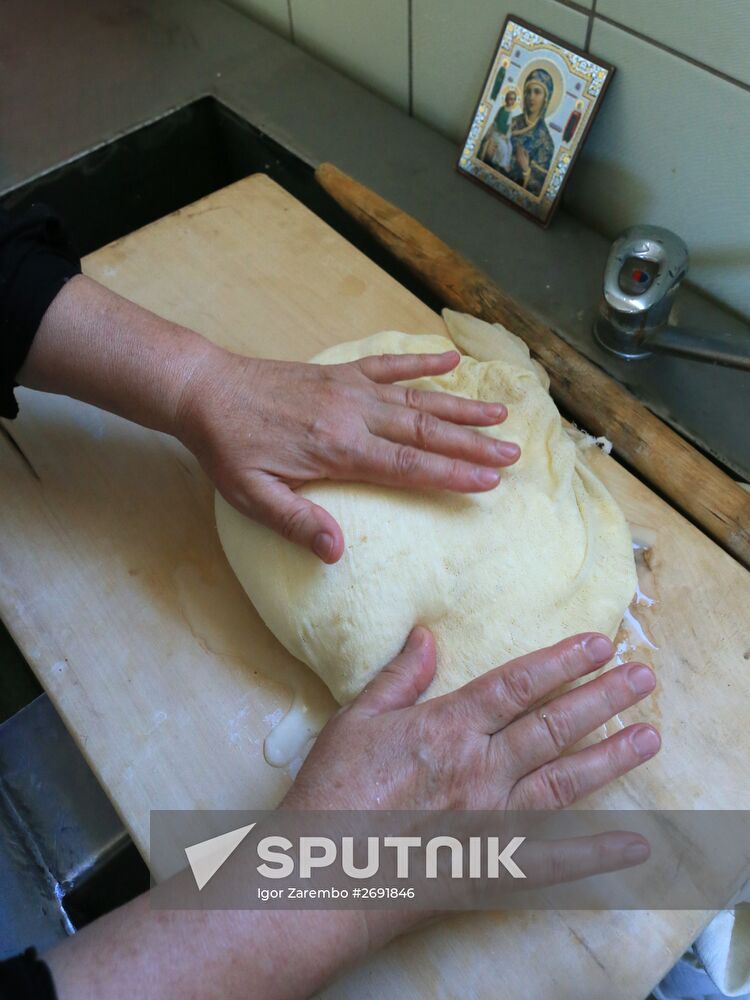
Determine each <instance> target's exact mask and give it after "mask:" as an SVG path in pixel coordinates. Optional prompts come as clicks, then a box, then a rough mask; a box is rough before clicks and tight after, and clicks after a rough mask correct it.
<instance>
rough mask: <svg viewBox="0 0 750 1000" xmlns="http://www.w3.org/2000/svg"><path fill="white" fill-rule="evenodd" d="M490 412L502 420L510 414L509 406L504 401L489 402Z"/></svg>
mask: <svg viewBox="0 0 750 1000" xmlns="http://www.w3.org/2000/svg"><path fill="white" fill-rule="evenodd" d="M487 406H488V408H489V411H490V413H491V414H492V415H493V416H494V417H496V418H497V419H498V420H502V419H503V418H504V417H506V416H507V415H508V407H507V406H505V405H504V404H503V403H488V404H487Z"/></svg>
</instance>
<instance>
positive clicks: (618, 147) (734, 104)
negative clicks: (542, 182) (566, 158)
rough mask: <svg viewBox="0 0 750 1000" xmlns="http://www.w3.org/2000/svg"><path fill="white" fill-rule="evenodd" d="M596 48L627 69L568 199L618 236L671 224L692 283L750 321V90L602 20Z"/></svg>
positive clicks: (579, 211) (597, 27) (596, 30)
mask: <svg viewBox="0 0 750 1000" xmlns="http://www.w3.org/2000/svg"><path fill="white" fill-rule="evenodd" d="M591 51H592V52H594V53H596V55H598V56H600V57H602V58H604V59H606V60H608V61H609V62H611V63H613V64H614V65H615V66H616V67H617V72H616V74H615V77H614V80H613V82H612V85H611V86H610V88H609V90H608V92H607V94H606V96H605V99H604V102H603V105H602V108H601V111H600V112H599V117H598V118H597V119H596V121H595V122H594V125H593V127H592V129H591V133H590V135H589V138H588V142H587V143H586V146H585V148H584V150H583V152H582V153H581V157H580V159H579V161H578V163H577V164H576V166H575V169H574V171H573V176H572V179H571V181H570V185H569V187H568V189H567V192H566V194H565V196H564V200H565V202H566V204H567V206H568V208H570V209H571V210H572V211H573V212H574V213H575V214H576V215H578V216H579V217H581V218H583V219H584V220H586V221H588V222H589V223H591V224H592V225H594V226H595V227H596V228H598V229H599V230H600V231H601V232H603V233H605V234H606V235H608V236H614V235H616V234H617V233H618V232H619V231H620V230H621V229H624V228H625V227H626V226H629V225H633V224H634V223H639V222H646V223H655V224H657V225H662V226H666V227H667V228H669V229H673V230H674V231H675V232H676V233H678V234H679V235H680V236H681V237H682V238H683V239H684V240H685V242H686V243H687V245H688V247H689V248H690V256H691V267H690V274H689V279H690V280H691V281H693V283H694V284H696V285H698V286H699V287H700V288H702V289H703V290H704V291H706V292H708V293H709V294H711V295H713V296H715V297H716V298H718V299H719V300H721V301H723V302H726V303H728V304H729V305H730V306H732V307H733V308H734V309H736V310H737V311H738V312H740V313H742V314H743V315H746V316H748V317H750V281H748V277H747V276H748V269H749V268H750V198H749V197H748V183H747V176H746V164H747V163H748V162H750V128H748V122H749V121H750V93H748V92H747V91H746V90H743V89H742V88H740V87H737V86H735V85H734V84H730V83H726V82H725V81H724V80H722V79H720V78H719V77H716V76H714V75H713V74H711V73H708V72H706V71H704V70H701V69H698V68H697V67H695V66H693V65H692V64H691V63H688V62H685V61H684V60H682V59H679V58H677V57H675V56H672V55H670V54H669V53H667V52H664V51H663V50H661V49H658V48H656V47H654V46H653V45H650V44H649V43H648V42H645V41H641V40H640V39H637V38H635V37H634V36H633V35H630V34H628V33H627V32H624V31H622V30H621V29H619V28H615V27H611V26H610V25H607V24H605V23H603V22H599V21H597V22H596V23H595V25H594V30H593V35H592V39H591Z"/></svg>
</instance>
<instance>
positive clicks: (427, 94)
mask: <svg viewBox="0 0 750 1000" xmlns="http://www.w3.org/2000/svg"><path fill="white" fill-rule="evenodd" d="M509 13H513V14H516V15H518V17H521V18H523V20H524V21H528V22H529V23H530V24H533V25H535V26H538V27H539V28H542V29H546V30H547V31H549V32H550V33H551V34H553V35H557V36H558V37H560V38H562V39H564V40H565V41H568V42H570V43H571V44H572V45H576V46H578V47H579V48H580V47H582V46H583V44H584V41H585V39H586V26H587V24H588V17H587V16H586V15H585V14H581V13H579V12H578V11H575V10H571V9H570V8H569V7H565V6H563V4H561V3H557V0H524V2H523V3H518V2H517V0H516V2H513V0H499V2H498V0H463V2H462V3H457V2H456V0H413V50H414V56H413V59H414V62H413V73H414V79H413V87H414V114H415V116H416V117H417V118H420V119H421V120H422V121H425V122H427V123H428V124H430V125H432V126H433V127H434V128H436V129H438V130H439V131H440V132H442V133H443V134H444V135H447V136H448V137H449V138H450V139H453V140H454V141H455V142H456V143H461V142H463V140H464V138H465V137H466V133H467V131H468V128H469V123H470V121H471V116H472V114H473V112H474V108H475V107H476V104H477V100H478V99H479V94H480V91H481V89H482V84H483V82H484V78H485V76H486V74H487V68H488V66H489V64H490V60H491V59H492V56H493V54H494V51H495V48H496V46H497V42H498V39H499V36H500V30H501V28H502V26H503V23H504V21H505V18H506V16H507V15H508V14H509Z"/></svg>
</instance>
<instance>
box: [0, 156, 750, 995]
mask: <svg viewBox="0 0 750 1000" xmlns="http://www.w3.org/2000/svg"><path fill="white" fill-rule="evenodd" d="M84 270H85V271H86V273H88V274H90V275H91V276H93V277H95V278H97V279H98V280H99V281H101V282H102V283H103V284H105V285H108V286H109V287H111V288H113V289H115V290H116V291H118V292H120V293H121V294H123V295H126V296H128V297H130V298H132V299H134V300H135V301H137V302H139V303H140V304H141V305H143V306H146V307H148V308H150V309H153V310H154V311H156V312H158V313H160V314H162V315H164V316H168V317H169V318H171V319H173V320H176V321H178V322H181V323H184V324H185V325H187V326H190V327H192V328H194V329H196V330H199V331H200V332H201V333H203V334H205V335H206V336H208V337H210V338H211V339H213V340H215V341H217V342H218V343H221V344H223V345H225V346H226V347H229V348H232V349H233V350H236V351H240V352H244V353H247V354H254V355H258V356H263V357H277V358H286V359H300V360H303V359H306V358H308V357H310V356H311V355H312V354H314V353H315V352H317V351H319V350H320V349H321V348H323V347H326V346H328V345H330V344H333V343H336V342H338V341H342V340H351V339H354V338H358V337H363V336H366V335H368V334H371V333H375V332H377V331H379V330H382V329H386V328H396V329H401V330H406V331H409V332H413V333H432V332H442V331H443V325H442V320H441V319H440V318H439V317H438V316H437V315H436V314H435V313H433V312H431V311H430V310H429V309H428V308H427V307H426V306H425V305H423V304H422V303H421V302H419V301H418V300H417V299H416V298H414V296H412V295H411V294H410V293H409V292H407V291H405V290H404V289H403V288H402V287H401V286H400V285H398V284H397V283H396V282H395V281H394V280H393V279H391V278H390V277H389V276H388V275H386V274H385V273H384V272H382V271H381V270H379V269H378V268H377V267H376V266H375V265H374V264H372V263H371V262H370V261H369V260H368V259H367V258H366V257H364V256H363V255H362V254H360V253H359V252H358V251H356V250H355V249H353V248H352V247H351V246H350V245H349V244H348V243H346V241H345V240H343V239H342V238H341V237H340V236H338V235H337V234H336V233H334V232H333V231H332V230H331V229H329V228H328V227H327V226H326V225H325V224H324V223H323V222H321V221H320V220H319V219H318V218H317V217H316V216H314V215H313V214H311V213H310V212H309V211H307V209H305V208H304V207H303V206H302V205H300V204H299V203H298V202H296V201H295V200H294V199H293V198H292V197H291V196H290V195H288V194H287V193H285V192H284V191H283V190H282V189H281V188H280V187H278V186H277V185H276V184H274V183H273V182H272V181H270V180H269V179H268V178H266V177H265V176H263V175H256V176H253V177H250V178H247V179H245V180H243V181H240V182H239V183H237V184H234V185H232V186H231V187H228V188H226V189H224V190H222V191H218V192H216V193H215V194H213V195H211V196H209V197H208V198H205V199H203V200H202V201H200V202H197V203H196V204H194V205H191V206H189V207H187V208H185V209H182V210H181V211H179V212H177V213H175V214H174V215H172V216H169V217H168V218H165V219H162V220H161V221H159V222H157V223H154V224H153V225H151V226H148V227H147V228H145V229H143V230H140V231H138V232H135V233H133V234H131V235H130V236H128V237H126V238H124V239H122V240H118V241H116V242H115V243H113V244H111V245H109V246H107V247H105V248H104V249H103V250H100V251H98V252H97V253H95V254H93V255H91V256H90V257H88V258H87V259H86V261H85V262H84ZM581 391H585V387H581ZM19 399H20V404H21V415H20V417H19V418H18V419H17V420H16V421H13V422H5V423H4V428H5V429H6V430H7V432H8V435H11V436H12V439H13V440H12V441H11V440H10V438H9V437H6V436H5V435H3V438H4V439H3V440H2V441H0V470H1V473H2V474H1V475H0V491H1V496H2V509H3V512H4V530H3V532H2V538H1V539H0V613H1V614H2V617H3V619H4V620H5V622H6V623H7V625H8V627H9V628H10V630H11V632H12V634H13V636H14V637H15V639H16V641H17V643H18V645H19V646H20V647H21V649H22V650H23V652H24V654H25V655H26V657H27V659H28V661H29V662H30V663H31V665H32V666H33V668H34V670H35V671H36V673H37V675H38V676H39V678H40V680H41V682H42V684H43V685H44V686H45V688H46V689H47V691H48V692H49V693H50V695H51V697H52V698H53V700H54V702H55V704H56V706H57V708H58V709H59V711H60V713H61V714H62V716H63V718H64V719H65V721H66V723H67V725H68V726H69V728H70V730H71V732H72V733H73V734H74V736H75V737H76V739H77V740H78V742H79V744H80V746H81V748H82V750H83V752H84V754H85V755H86V757H87V759H88V761H89V762H90V764H91V766H92V767H93V768H94V770H95V772H96V773H97V775H98V777H99V779H100V780H101V782H102V784H103V786H104V787H105V789H107V791H108V793H109V795H110V796H111V798H112V801H113V802H114V804H115V806H116V807H117V809H118V810H119V812H120V814H121V816H122V817H123V819H124V821H125V823H126V824H127V826H128V828H129V830H130V831H131V833H132V835H133V837H134V839H135V841H136V843H137V844H138V846H139V848H140V850H141V851H142V852H143V854H144V856H147V852H148V825H149V810H150V809H153V808H161V809H164V808H200V807H202V808H215V809H219V808H226V809H241V808H264V807H270V806H273V805H274V804H275V803H276V802H277V801H278V799H279V798H280V796H281V795H282V794H283V792H284V790H285V789H286V787H287V786H288V784H289V781H290V774H289V769H288V768H287V769H283V768H281V769H279V768H273V767H270V766H269V765H268V764H267V763H266V762H265V760H264V757H263V740H264V737H265V736H266V735H267V733H268V732H269V731H270V730H271V728H272V725H273V724H274V722H275V721H276V720H277V719H278V717H279V716H280V715H282V714H283V712H284V710H285V709H286V708H287V706H288V704H289V700H290V686H289V685H290V683H297V682H298V681H302V680H304V682H305V683H307V684H308V685H312V687H313V688H315V689H316V690H317V691H318V693H319V694H321V696H322V697H325V692H323V691H322V688H321V685H320V684H319V682H318V681H317V679H316V678H314V677H312V675H311V673H310V672H309V671H307V669H306V668H304V667H303V666H302V665H300V664H297V663H296V662H295V661H294V660H292V658H291V657H290V656H289V655H288V654H287V653H286V652H285V651H284V650H283V649H282V648H281V647H280V646H279V644H278V643H277V642H276V640H275V639H274V638H273V637H272V636H271V635H270V633H269V632H268V631H267V629H266V628H265V626H264V625H263V624H262V622H261V621H260V620H259V618H258V616H257V615H256V613H255V612H254V610H253V608H252V607H251V605H250V603H249V602H248V601H247V599H246V597H245V595H244V594H243V592H242V590H241V588H240V587H239V585H238V584H237V582H236V580H235V579H234V577H233V575H232V573H231V571H230V569H229V567H228V565H227V563H226V561H225V559H224V556H223V554H222V551H221V548H220V546H219V543H218V540H217V537H216V533H215V528H214V521H213V509H212V489H211V487H210V485H209V483H208V482H207V480H206V478H205V477H204V476H203V474H202V473H201V471H200V470H199V468H198V467H197V464H196V462H195V461H194V460H193V458H192V457H191V456H190V455H189V454H188V453H187V452H186V451H185V450H184V449H183V448H181V446H179V445H178V444H176V443H175V442H174V441H173V440H172V439H170V438H167V437H165V436H163V435H160V434H158V433H155V432H152V431H148V430H144V429H143V428H140V427H136V426H134V425H132V424H129V423H127V422H126V421H124V420H121V419H119V418H117V417H113V416H111V415H109V414H106V413H102V412H100V411H98V410H96V409H94V408H92V407H89V406H86V405H84V404H81V403H78V402H75V401H73V400H70V399H66V398H57V397H52V396H46V395H43V394H38V393H33V392H28V391H19ZM13 442H15V444H16V445H17V447H14V446H13ZM591 461H592V464H593V465H594V466H595V467H596V469H597V471H598V472H599V474H600V475H601V476H602V478H603V479H604V480H605V481H606V483H607V484H608V486H609V488H610V489H611V490H612V492H613V493H614V495H615V496H616V497H617V499H618V501H619V502H620V504H621V505H622V507H623V509H624V510H625V512H626V514H627V517H628V519H629V521H630V522H631V525H632V526H633V531H634V534H635V535H636V536H637V537H639V538H640V539H641V540H642V541H645V542H646V543H647V544H648V546H649V550H648V552H647V553H646V559H645V560H644V562H643V564H642V566H641V571H642V573H641V576H642V589H643V590H644V593H645V594H646V595H647V596H648V597H650V598H651V599H653V601H654V603H653V605H652V606H651V607H647V606H645V605H640V606H638V607H637V608H636V609H635V613H636V615H637V617H638V619H639V621H640V622H641V624H642V626H643V629H644V644H646V645H648V643H651V644H653V646H654V647H655V648H648V649H647V650H646V651H645V652H644V650H641V651H640V655H647V656H648V658H649V659H650V661H651V662H652V663H653V664H654V666H655V668H656V672H657V675H658V678H659V688H658V690H657V692H656V694H655V696H654V697H653V698H652V699H650V700H649V702H648V703H647V704H646V705H645V707H643V708H641V709H640V710H639V711H635V710H634V711H631V712H630V713H629V714H628V716H627V718H625V720H624V721H625V722H626V723H627V722H629V721H631V720H633V719H635V718H647V719H650V720H652V721H653V722H655V723H656V724H657V725H658V726H659V728H660V729H661V732H662V735H663V741H664V747H663V750H662V753H661V754H660V755H659V756H658V757H657V758H656V759H655V760H653V761H651V762H650V763H649V764H647V765H646V766H645V767H642V768H640V769H639V770H638V771H636V772H635V773H634V774H632V775H629V776H628V777H627V778H625V779H623V780H621V781H620V782H618V783H617V785H616V787H615V788H614V789H613V790H611V791H609V792H607V793H606V794H603V795H600V796H598V797H597V798H596V800H595V802H594V800H592V805H593V804H596V805H598V806H607V805H608V806H612V807H614V806H617V807H620V808H638V807H642V808H653V807H660V808H691V807H693V808H750V787H749V786H748V783H747V781H746V773H747V765H748V761H749V760H750V735H749V734H748V729H747V726H746V713H747V708H746V706H747V705H749V704H750V673H749V672H748V660H750V624H749V623H748V621H747V609H748V607H750V574H748V573H747V572H746V571H745V570H743V569H742V568H741V567H740V566H739V565H738V564H737V563H735V562H734V561H733V560H732V559H731V558H730V557H729V556H727V555H726V554H725V553H724V552H722V551H721V550H720V549H719V548H717V547H716V546H715V545H714V544H713V543H712V542H711V541H709V540H708V539H707V538H706V537H705V536H703V535H702V534H701V533H700V532H698V531H697V530H696V529H695V528H693V527H692V526H691V525H690V524H688V523H687V522H686V521H685V520H684V519H683V518H682V517H681V516H680V515H678V514H677V513H675V512H674V511H673V510H672V509H671V508H670V507H669V506H667V505H666V504H665V503H664V502H662V501H661V500H660V499H659V498H658V497H656V496H655V495H654V494H652V493H651V492H650V491H649V490H648V489H647V488H646V487H644V486H643V485H642V484H641V483H640V482H639V481H637V480H636V479H634V478H633V477H632V476H631V475H630V474H629V473H628V472H626V471H625V470H624V469H623V468H622V467H620V466H619V465H618V464H617V462H616V461H614V460H613V459H612V458H609V457H607V456H605V455H603V454H601V453H600V452H598V451H597V450H596V449H593V451H592V455H591ZM695 488H696V490H700V483H696V484H695ZM646 637H647V639H646ZM636 645H637V643H636ZM311 690H312V688H311ZM156 874H157V877H158V874H159V873H156ZM708 917H709V915H708V914H702V913H669V912H654V913H649V912H622V913H594V914H592V913H578V912H566V913H559V914H556V913H544V914H537V913H529V914H518V913H515V914H512V915H488V914H479V915H468V916H459V917H456V918H452V919H450V920H448V921H445V922H444V923H442V924H440V925H438V926H434V927H432V928H429V929H426V930H424V931H421V932H418V933H416V934H413V935H411V936H409V937H408V938H405V939H403V940H401V941H398V942H396V943H394V944H393V945H392V946H390V947H389V948H387V949H386V950H385V951H383V952H382V953H381V954H379V955H377V956H375V957H373V958H372V959H371V960H370V961H369V962H368V963H367V964H366V965H365V966H363V967H361V968H360V969H357V970H355V971H353V972H351V973H349V974H348V975H347V976H346V977H345V978H344V979H343V980H342V981H341V982H339V983H337V984H336V985H334V986H333V987H331V988H330V990H329V991H328V994H327V995H330V996H339V997H347V998H350V997H372V998H375V997H378V998H380V997H383V996H388V997H391V996H399V997H404V998H411V997H420V998H421V997H424V998H432V997H435V996H441V997H448V998H451V997H465V996H473V997H489V996H492V997H498V998H501V997H508V998H517V997H520V996H528V997H534V998H536V997H542V996H544V997H551V996H554V997H556V998H571V1000H573V998H575V1000H580V998H582V997H585V998H599V997H601V998H605V997H606V998H612V997H628V998H631V997H632V998H634V1000H637V998H641V997H643V996H645V995H646V994H647V993H648V991H649V989H650V987H651V986H652V985H653V984H654V983H655V982H656V981H657V980H658V979H659V978H660V977H661V975H662V974H663V973H664V972H666V970H667V969H668V968H669V967H670V966H671V965H672V963H673V962H674V961H675V960H676V959H677V958H678V957H679V955H680V953H681V952H682V950H683V949H684V947H685V946H687V945H689V943H690V942H691V941H692V940H693V938H694V937H695V936H696V934H697V933H698V931H699V930H700V929H701V927H702V926H703V925H704V924H705V922H706V921H707V919H708Z"/></svg>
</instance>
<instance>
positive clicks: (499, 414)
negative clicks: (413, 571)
mask: <svg viewBox="0 0 750 1000" xmlns="http://www.w3.org/2000/svg"><path fill="white" fill-rule="evenodd" d="M459 359H460V356H459V354H458V352H457V351H448V352H447V353H445V354H414V355H398V354H397V355H382V356H379V357H369V358H363V359H362V360H361V361H356V362H352V363H350V364H339V365H312V364H295V363H291V362H285V361H262V360H258V359H254V358H246V357H242V356H240V355H237V354H231V353H229V352H228V351H224V350H220V349H216V350H215V351H213V352H212V353H210V354H209V355H208V356H207V357H206V358H205V359H204V361H203V362H202V364H201V365H200V366H199V367H197V368H196V369H195V372H194V373H193V375H192V377H191V379H190V381H189V382H188V384H187V386H186V389H185V391H184V393H183V396H182V399H181V402H180V405H179V407H178V411H177V422H176V424H177V430H176V434H177V436H178V437H179V438H180V440H182V442H183V443H184V444H185V445H187V447H188V448H190V449H191V451H193V452H194V454H195V455H196V456H197V458H198V460H199V461H200V463H201V465H202V466H203V468H204V470H205V471H206V473H207V474H208V475H209V476H210V478H211V479H212V480H213V482H214V483H215V484H216V486H217V488H218V489H219V491H220V492H221V493H222V495H223V496H224V497H225V498H226V499H227V500H228V501H229V503H231V504H232V505H233V506H235V507H236V508H237V509H238V510H240V511H241V512H242V513H243V514H246V515H247V516H249V517H252V518H254V519H255V520H257V521H260V522H261V523H262V524H266V525H268V527H270V528H273V529H274V530H275V531H278V532H279V534H281V535H283V536H284V537H285V538H288V539H290V540H291V541H294V542H296V543H297V544H299V545H302V546H304V547H305V548H309V549H311V550H312V551H313V552H315V554H316V555H317V556H318V557H319V558H320V559H322V560H323V561H324V562H327V563H334V562H336V561H337V560H338V559H339V558H340V557H341V555H342V553H343V550H344V538H343V535H342V532H341V528H340V527H339V525H338V523H337V522H336V521H335V519H334V518H333V517H332V516H331V515H330V514H329V513H328V512H327V511H325V510H324V509H323V508H322V507H320V506H318V505H317V504H314V503H312V502H311V501H309V500H306V499H305V498H304V497H303V496H299V495H298V494H296V493H295V492H294V490H295V488H296V487H298V486H301V485H302V484H303V483H306V482H310V481H312V480H316V479H338V480H359V481H365V482H371V483H382V484H384V485H387V486H401V487H411V488H415V487H416V488H421V489H450V490H457V491H459V492H464V493H477V492H480V491H484V490H490V489H492V488H493V487H494V486H496V485H497V483H498V481H499V479H500V474H499V472H498V469H500V468H502V467H504V466H507V465H510V464H512V463H513V462H515V461H517V459H518V456H519V454H520V449H519V448H518V446H517V445H515V444H511V443H509V442H507V441H498V440H497V439H496V438H494V437H490V436H488V435H486V434H481V433H479V432H478V431H476V430H474V429H473V427H478V426H482V427H488V426H492V425H494V424H499V423H501V422H502V421H503V420H504V419H505V418H506V416H507V410H506V408H505V406H503V405H502V404H501V403H499V402H498V403H483V402H479V401H476V400H470V399H463V398H460V397H458V396H452V395H449V394H447V393H442V392H420V391H417V390H415V389H413V388H404V387H402V386H398V385H393V383H394V382H397V381H400V380H408V379H416V378H420V377H422V376H425V375H440V374H444V373H445V372H449V371H451V370H452V369H453V368H455V367H456V365H457V364H458V362H459Z"/></svg>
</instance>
